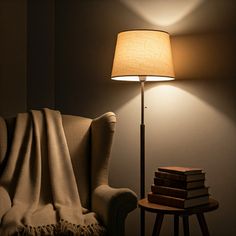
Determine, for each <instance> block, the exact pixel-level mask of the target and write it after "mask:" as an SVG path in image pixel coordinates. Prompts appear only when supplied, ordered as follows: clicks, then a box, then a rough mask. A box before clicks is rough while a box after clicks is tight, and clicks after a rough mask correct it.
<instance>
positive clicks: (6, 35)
mask: <svg viewBox="0 0 236 236" xmlns="http://www.w3.org/2000/svg"><path fill="white" fill-rule="evenodd" d="M26 38H27V36H26V1H24V0H22V1H17V0H11V1H8V0H1V1H0V114H1V115H2V116H11V115H14V114H16V113H17V112H20V111H25V110H26V62H27V55H26Z"/></svg>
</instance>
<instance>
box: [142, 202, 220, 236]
mask: <svg viewBox="0 0 236 236" xmlns="http://www.w3.org/2000/svg"><path fill="white" fill-rule="evenodd" d="M138 205H139V207H140V208H141V209H144V210H145V211H149V212H154V213H156V220H155V224H154V227H153V232H152V236H155V235H159V234H160V231H161V225H162V221H163V218H164V215H165V214H169V215H174V236H178V235H179V217H180V216H182V217H183V228H184V236H189V216H190V215H193V214H195V215H196V216H197V219H198V222H199V225H200V228H201V231H202V235H203V236H209V235H210V234H209V230H208V227H207V223H206V220H205V217H204V214H203V213H205V212H209V211H213V210H216V209H217V208H218V207H219V203H218V202H217V201H216V200H214V199H212V198H210V200H209V204H206V205H202V206H197V207H192V208H188V209H181V208H175V207H169V206H164V205H159V204H155V203H151V202H149V201H148V200H147V198H144V199H141V200H139V201H138Z"/></svg>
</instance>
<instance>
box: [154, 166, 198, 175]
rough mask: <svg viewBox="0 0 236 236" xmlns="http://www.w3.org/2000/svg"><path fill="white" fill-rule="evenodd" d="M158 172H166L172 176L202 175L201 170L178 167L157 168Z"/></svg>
mask: <svg viewBox="0 0 236 236" xmlns="http://www.w3.org/2000/svg"><path fill="white" fill-rule="evenodd" d="M158 170H159V171H163V172H168V173H173V174H183V175H191V174H197V173H198V174H199V173H202V169H200V168H191V167H180V166H165V167H159V168H158Z"/></svg>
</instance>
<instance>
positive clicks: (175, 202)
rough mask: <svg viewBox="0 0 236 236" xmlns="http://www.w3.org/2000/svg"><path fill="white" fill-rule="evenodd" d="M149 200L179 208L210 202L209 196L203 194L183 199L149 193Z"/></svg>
mask: <svg viewBox="0 0 236 236" xmlns="http://www.w3.org/2000/svg"><path fill="white" fill-rule="evenodd" d="M148 201H149V202H152V203H157V204H161V205H166V206H172V207H177V208H190V207H196V206H200V205H204V204H208V202H209V196H208V195H206V196H202V197H197V198H191V199H182V198H175V197H170V196H166V195H161V194H155V193H148Z"/></svg>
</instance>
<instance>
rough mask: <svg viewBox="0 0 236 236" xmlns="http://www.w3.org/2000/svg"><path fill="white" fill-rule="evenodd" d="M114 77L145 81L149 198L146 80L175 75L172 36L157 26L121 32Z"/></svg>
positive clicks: (142, 185)
mask: <svg viewBox="0 0 236 236" xmlns="http://www.w3.org/2000/svg"><path fill="white" fill-rule="evenodd" d="M111 78H112V79H113V80H120V81H137V82H140V85H141V124H140V199H142V198H145V123H144V84H145V82H148V81H169V80H173V79H174V68H173V63H172V54H171V45H170V36H169V34H168V33H167V32H164V31H157V30H129V31H123V32H121V33H119V34H118V36H117V42H116V49H115V54H114V60H113V67H112V75H111ZM140 227H141V228H140V230H141V235H142V236H144V235H145V212H144V210H142V209H141V212H140Z"/></svg>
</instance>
